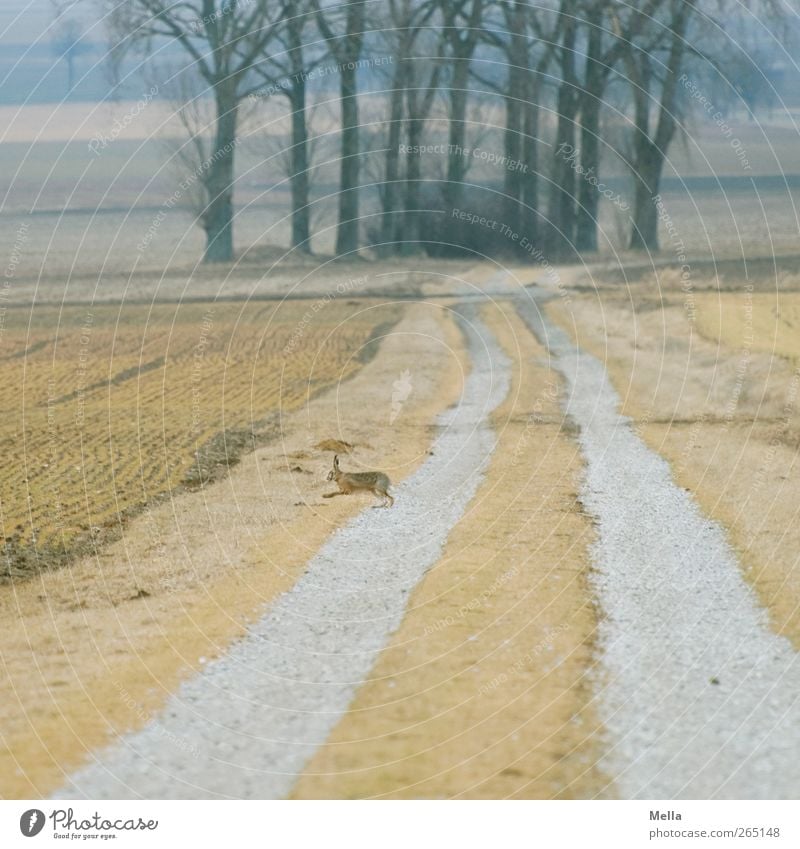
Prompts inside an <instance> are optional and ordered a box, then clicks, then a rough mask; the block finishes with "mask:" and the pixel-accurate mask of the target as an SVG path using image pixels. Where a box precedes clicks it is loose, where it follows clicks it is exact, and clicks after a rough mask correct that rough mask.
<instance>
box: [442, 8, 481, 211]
mask: <svg viewBox="0 0 800 849" xmlns="http://www.w3.org/2000/svg"><path fill="white" fill-rule="evenodd" d="M440 3H441V5H442V10H443V13H444V35H445V38H446V39H447V41H448V42H449V44H450V62H451V67H452V74H451V77H450V87H449V92H450V115H449V133H448V142H449V145H450V146H449V148H448V157H447V181H446V183H445V186H444V192H443V196H444V202H445V204H446V206H448V207H450V208H452V209H456V208H458V207H460V206H461V199H462V197H463V196H464V175H465V174H466V173H467V157H466V156H465V155H464V143H465V139H466V135H467V103H468V98H469V88H468V87H469V66H470V63H471V61H472V55H473V54H474V52H475V47H476V46H477V44H478V39H479V37H480V26H481V21H482V19H483V3H484V0H472V5H471V7H470V10H469V14H468V15H464V10H465V7H466V0H462V2H454V0H440ZM462 15H463V16H464V17H465V18H466V20H464V22H463V23H460V22H459V18H460V16H462Z"/></svg>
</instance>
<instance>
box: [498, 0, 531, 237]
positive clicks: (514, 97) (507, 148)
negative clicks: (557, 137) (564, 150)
mask: <svg viewBox="0 0 800 849" xmlns="http://www.w3.org/2000/svg"><path fill="white" fill-rule="evenodd" d="M506 24H507V26H508V28H509V39H510V40H509V45H508V51H507V55H508V61H509V65H508V82H507V88H506V98H505V101H506V103H505V106H506V126H505V130H504V134H503V153H504V155H505V158H506V170H505V174H504V179H503V197H504V201H503V205H504V208H505V221H506V224H507V225H508V226H509V227H512V228H513V229H514V230H515V231H519V230H520V228H521V226H522V219H523V218H524V213H523V210H522V207H521V201H522V194H523V186H522V181H521V180H520V178H519V168H518V165H517V163H520V162H521V158H522V147H523V139H522V130H523V126H522V124H523V106H524V104H525V95H526V91H525V89H526V80H527V79H528V70H527V66H528V38H527V32H526V30H527V27H526V22H525V6H524V5H523V4H522V3H521V2H519V0H517V2H515V3H514V6H513V8H512V9H510V10H509V12H508V13H507V15H506Z"/></svg>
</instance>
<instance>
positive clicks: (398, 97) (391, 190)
mask: <svg viewBox="0 0 800 849" xmlns="http://www.w3.org/2000/svg"><path fill="white" fill-rule="evenodd" d="M402 55H407V53H406V52H403V54H402ZM407 69H408V62H399V63H398V64H397V66H396V67H395V72H394V75H393V79H392V93H391V96H390V101H389V138H388V141H387V145H386V147H387V149H386V170H385V174H384V181H383V186H382V212H383V216H382V218H381V242H382V245H381V252H382V253H383V254H390V253H393V252H394V251H395V250H396V246H395V244H394V243H395V233H396V231H397V230H398V226H397V215H396V214H395V213H396V210H397V206H398V197H399V194H400V182H399V181H400V139H401V138H402V132H403V101H404V99H405V95H406V88H407V86H408V73H407Z"/></svg>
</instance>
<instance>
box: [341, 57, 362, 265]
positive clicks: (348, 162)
mask: <svg viewBox="0 0 800 849" xmlns="http://www.w3.org/2000/svg"><path fill="white" fill-rule="evenodd" d="M355 61H356V60H353V61H352V62H345V63H343V66H342V71H341V74H340V96H341V104H342V113H341V114H342V148H341V158H340V169H339V225H338V227H337V230H336V253H337V254H340V255H341V254H349V253H355V252H356V251H357V250H358V227H359V220H358V215H359V197H358V179H359V171H360V168H359V164H360V163H359V154H360V147H359V145H360V141H359V128H358V84H357V81H356V69H355Z"/></svg>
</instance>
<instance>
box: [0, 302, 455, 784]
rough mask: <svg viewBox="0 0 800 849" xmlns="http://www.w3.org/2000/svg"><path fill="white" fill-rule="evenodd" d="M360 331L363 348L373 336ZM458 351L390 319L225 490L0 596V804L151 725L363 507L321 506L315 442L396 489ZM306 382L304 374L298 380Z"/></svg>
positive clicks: (447, 326)
mask: <svg viewBox="0 0 800 849" xmlns="http://www.w3.org/2000/svg"><path fill="white" fill-rule="evenodd" d="M260 308H261V309H263V307H260ZM198 309H199V307H198ZM298 309H299V307H298ZM333 309H334V306H333V305H330V306H329V307H328V310H330V311H331V312H330V315H331V317H330V318H329V317H327V316H326V318H325V321H326V322H328V321H329V322H330V324H331V327H332V328H334V327H335V325H334V323H333V319H332V316H333V315H334V312H333ZM348 309H349V311H350V314H357V313H358V312H359V311H358V310H356V309H355V308H354V307H352V306H351V307H350V308H348ZM392 310H394V308H392ZM392 310H390V311H389V312H382V313H381V311H379V310H375V312H376V313H379V314H380V315H383V316H386V315H395V312H393V311H392ZM299 315H302V312H300V313H299ZM360 321H361V322H362V325H361V326H363V327H364V334H365V338H367V337H368V336H369V333H370V329H369V328H374V327H375V326H378V325H379V324H380V323H381V321H380V318H378V319H377V320H375V321H372V322H370V321H367V319H365V318H363V317H362V318H361V319H360ZM165 332H166V330H165ZM315 332H316V331H315ZM315 338H318V337H315ZM462 344H463V343H462V339H461V335H460V332H459V331H458V330H457V329H456V327H455V325H454V323H453V321H452V319H451V318H450V317H449V313H448V311H447V310H446V309H442V308H440V307H437V306H435V305H407V306H405V307H404V308H403V316H402V318H401V320H400V322H399V323H398V324H397V325H396V326H395V327H394V329H393V332H392V333H391V334H390V335H388V336H387V337H386V338H384V339H383V341H382V342H381V343H380V345H379V346H378V349H377V354H376V356H374V357H373V358H372V359H371V360H370V361H369V362H368V363H366V364H363V365H362V367H361V368H360V369H355V368H354V367H352V366H348V363H349V360H350V358H352V357H354V356H355V355H356V354H357V352H358V347H357V345H354V344H353V343H352V338H351V343H350V347H349V355H350V356H349V357H345V358H344V359H343V360H342V361H341V362H340V365H339V367H338V368H339V370H338V373H336V374H335V378H334V379H335V381H336V384H335V386H334V387H333V388H331V390H329V391H324V392H321V393H318V394H317V395H313V396H309V391H308V383H307V381H306V382H304V383H303V386H302V387H301V386H300V384H299V383H298V385H297V387H296V392H297V393H298V402H297V405H296V408H295V409H294V411H289V410H284V411H283V413H284V414H283V416H282V418H281V421H280V432H279V434H278V435H277V436H276V438H275V439H273V440H272V441H270V442H269V443H267V444H265V445H261V446H260V447H258V448H257V449H256V450H255V451H254V452H252V453H250V454H247V455H246V456H244V457H243V458H242V460H241V462H240V463H239V465H238V466H237V467H236V468H235V469H233V471H232V472H231V474H230V475H229V476H228V477H227V478H225V479H222V480H219V481H217V482H215V483H212V484H209V485H208V486H205V487H203V488H202V489H198V490H196V491H194V492H183V493H182V494H181V496H180V498H176V499H170V500H167V501H164V503H162V504H160V505H156V506H155V507H153V508H152V509H150V510H148V511H147V512H146V513H144V514H143V515H141V516H139V517H136V518H134V519H132V520H131V522H130V523H129V526H128V528H127V532H126V533H125V535H124V536H123V537H122V538H121V539H120V540H118V541H117V542H114V543H113V544H111V545H108V546H106V547H104V548H102V549H99V550H98V551H97V552H96V553H95V554H94V555H93V556H89V557H85V558H82V559H80V560H78V561H77V562H75V563H74V564H73V565H71V566H70V567H68V568H65V569H61V570H58V571H51V572H41V573H39V574H37V575H36V576H35V577H34V578H33V579H30V580H27V581H24V582H22V583H20V582H14V583H13V584H11V585H7V586H5V587H0V644H2V645H3V655H2V659H3V675H2V677H0V704H2V705H3V721H2V726H1V728H2V730H1V731H0V734H1V735H2V748H0V796H3V797H6V798H33V797H38V796H42V795H46V794H48V793H52V792H54V791H55V790H56V789H57V788H58V787H59V785H60V784H61V783H62V782H63V780H64V776H65V775H66V774H67V773H68V772H69V771H70V770H72V769H75V768H76V767H78V766H79V765H80V764H81V763H83V762H85V761H86V760H87V759H89V758H90V757H91V753H92V751H93V750H96V749H97V748H98V747H101V746H103V745H104V744H105V743H107V742H108V741H110V740H111V739H113V738H114V736H115V735H118V734H120V733H122V732H125V731H128V730H132V729H134V728H139V727H141V726H143V725H144V724H146V723H147V722H148V721H151V720H153V719H154V718H155V716H156V715H157V712H158V710H159V709H160V707H161V706H162V705H163V704H164V702H165V700H166V698H167V697H168V696H169V694H170V693H171V692H173V691H174V689H175V688H176V687H177V686H178V684H179V682H180V681H181V680H182V679H183V678H184V677H186V676H188V675H191V674H192V673H193V672H195V671H196V670H198V669H200V668H201V666H202V665H203V663H205V662H206V661H207V660H208V659H211V658H212V657H215V656H218V655H219V654H220V653H222V652H224V651H225V650H226V648H227V646H229V645H230V642H231V641H232V640H233V639H235V638H236V637H237V636H240V635H241V634H242V633H244V630H245V628H246V626H247V623H248V622H251V621H253V620H254V619H255V618H257V617H259V616H260V615H261V614H262V612H263V610H264V608H265V606H266V605H268V604H269V603H270V601H271V600H272V599H274V598H275V597H276V596H277V595H278V594H279V593H281V592H283V591H285V590H286V589H288V588H289V587H291V586H292V584H293V582H294V581H295V580H296V578H297V577H298V576H299V575H300V574H301V573H302V570H303V566H304V564H305V563H306V562H307V560H308V558H309V557H310V556H311V555H313V554H314V553H315V551H316V550H317V548H318V547H319V546H320V545H321V544H322V543H323V542H324V540H325V539H326V537H327V536H328V534H329V533H330V531H331V529H332V528H334V527H336V526H337V525H339V524H341V523H342V522H343V521H345V520H346V519H347V518H349V517H351V516H353V515H355V514H356V513H358V512H359V511H360V510H362V509H363V507H364V506H365V503H364V498H363V497H359V496H353V497H351V498H349V499H344V498H340V499H334V500H333V501H330V500H323V499H322V498H321V494H322V492H324V491H325V490H326V488H327V487H326V484H325V482H324V480H325V474H326V472H327V471H328V468H329V467H330V461H331V454H330V452H326V451H323V450H321V449H319V448H316V447H315V446H317V445H318V444H319V443H320V442H321V441H323V440H325V439H338V440H343V441H346V442H348V443H350V444H351V445H353V449H352V452H351V454H350V456H349V457H348V466H353V465H355V466H356V467H357V468H358V467H370V466H372V467H374V466H376V465H378V464H380V467H381V468H383V469H385V470H386V471H387V472H388V473H389V474H390V476H391V477H392V478H393V479H394V480H398V481H399V480H402V479H403V478H404V477H405V476H407V475H408V474H410V473H411V472H412V471H413V470H414V469H415V468H416V467H417V466H418V465H419V464H420V463H421V462H422V461H423V460H424V458H425V456H426V454H427V451H428V448H429V445H430V443H431V441H432V439H433V436H434V433H433V431H432V429H431V425H432V423H433V421H434V419H435V416H436V415H438V413H439V412H441V411H442V410H443V409H445V408H446V407H447V406H449V405H450V404H452V403H453V402H455V400H456V399H457V398H458V395H459V393H460V388H461V385H462V379H463V375H464V369H465V359H464V352H463V349H462ZM257 347H258V340H257V339H255V340H254V341H253V342H252V349H251V350H252V353H253V355H254V354H255V351H256V350H257ZM333 350H334V351H335V350H337V345H334V348H333ZM332 353H333V351H332ZM220 356H221V355H220ZM311 365H314V368H313V369H311V368H310V366H311ZM219 367H220V368H222V364H220V366H219ZM409 367H413V376H414V382H413V393H412V395H411V397H410V398H409V400H408V401H407V402H406V404H405V405H404V407H403V411H402V414H401V415H400V416H399V417H398V418H397V420H396V421H395V422H394V423H393V425H392V426H391V427H389V426H388V425H387V422H388V420H389V414H390V410H391V396H392V384H393V382H394V381H395V380H396V379H397V378H398V377H399V375H400V373H401V372H402V371H403V370H404V369H405V368H409ZM252 368H253V364H252V363H251V364H250V369H252ZM319 368H320V367H319V366H318V364H316V363H307V377H308V376H310V375H312V374H317V373H318V372H319ZM259 369H260V366H259ZM329 369H330V366H329ZM265 371H266V370H265ZM331 371H333V369H331V370H330V371H329V372H327V374H330V373H331ZM261 373H262V372H260V371H259V374H261ZM248 374H249V373H248ZM215 375H216V379H217V380H219V379H220V377H221V376H224V373H222V372H216V373H215ZM346 375H351V376H350V377H349V379H347V380H343V378H344V377H345V376H346ZM226 385H227V384H226V383H223V384H222V388H221V390H220V391H224V387H225V386H226ZM247 385H248V387H249V386H250V378H249V376H248V380H247ZM273 386H274V383H273ZM278 387H280V383H278ZM103 391H105V392H108V391H109V390H108V388H106V389H105V390H103ZM153 391H154V392H155V390H153ZM252 391H255V390H252ZM259 391H261V390H259ZM264 391H271V390H269V389H265V390H264ZM166 406H168V405H167V404H166V403H165V407H166ZM155 409H156V410H158V409H159V408H158V407H156V408H155ZM182 415H185V411H184V412H183V413H182ZM160 424H161V422H160V421H158V422H157V425H159V426H160ZM173 742H175V744H176V745H187V746H191V745H193V744H192V743H191V741H188V740H187V741H173Z"/></svg>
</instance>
